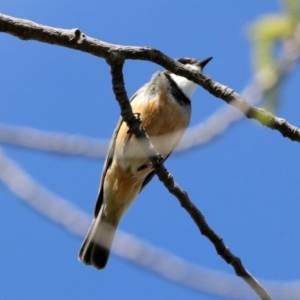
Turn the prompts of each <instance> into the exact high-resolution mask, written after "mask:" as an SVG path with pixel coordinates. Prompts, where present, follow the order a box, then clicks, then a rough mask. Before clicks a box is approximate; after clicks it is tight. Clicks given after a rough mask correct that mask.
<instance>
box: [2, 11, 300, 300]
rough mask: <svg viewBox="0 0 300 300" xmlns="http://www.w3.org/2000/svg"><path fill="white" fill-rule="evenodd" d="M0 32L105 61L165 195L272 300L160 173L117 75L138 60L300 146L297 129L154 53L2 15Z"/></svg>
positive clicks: (126, 117)
mask: <svg viewBox="0 0 300 300" xmlns="http://www.w3.org/2000/svg"><path fill="white" fill-rule="evenodd" d="M0 31H2V32H6V33H10V34H12V35H14V36H17V37H19V38H21V39H23V40H29V39H31V40H37V41H40V42H46V43H50V44H56V45H60V46H65V47H69V48H72V49H76V50H81V51H84V52H87V53H90V54H92V55H95V56H98V57H102V58H105V59H106V60H107V62H108V64H109V65H110V66H111V75H112V82H113V90H114V93H115V96H116V99H117V100H118V102H119V105H120V108H121V115H122V117H123V119H124V121H125V122H126V123H127V125H128V127H129V128H130V130H131V131H132V133H133V134H135V136H136V137H137V138H138V139H142V140H143V142H142V143H141V147H142V149H143V150H144V151H145V152H146V153H147V155H148V156H149V159H150V161H151V163H152V165H153V168H154V171H155V173H156V175H157V176H158V178H159V179H160V181H162V182H163V183H164V185H165V186H166V188H167V189H168V190H169V191H170V193H172V194H173V195H175V196H176V197H177V199H178V200H179V202H180V204H181V206H182V207H183V208H185V209H186V211H187V212H188V213H189V214H190V216H191V217H192V219H193V220H194V221H195V223H196V225H197V226H198V228H199V230H200V231H201V233H202V234H203V235H204V236H206V237H207V238H208V239H209V240H210V241H211V242H212V243H213V245H214V246H215V248H216V251H217V253H218V254H219V255H220V256H221V257H222V258H223V259H224V260H225V261H226V262H227V263H228V264H231V265H232V266H233V268H234V270H235V272H236V274H237V275H238V276H240V277H242V278H243V279H244V280H245V281H246V282H247V283H248V284H249V285H250V286H251V287H252V289H253V290H254V291H255V292H256V293H257V294H258V295H259V296H260V298H261V299H264V300H270V299H271V298H270V296H269V295H268V293H267V292H266V290H265V289H264V288H263V287H262V286H261V285H260V283H259V282H258V281H257V280H256V279H255V278H254V277H253V276H252V275H251V274H250V273H249V272H248V271H247V270H246V269H245V268H244V266H243V264H242V262H241V260H240V259H239V258H238V257H237V256H235V255H234V254H233V253H231V251H230V250H229V248H228V247H227V246H226V245H225V244H224V242H223V240H222V238H220V237H219V236H218V235H217V234H216V233H215V232H214V231H213V230H212V229H211V228H210V227H209V225H208V224H207V222H206V220H205V218H204V216H203V215H202V213H201V212H200V211H199V210H198V209H197V207H196V206H195V205H194V204H193V203H192V201H191V200H190V199H189V197H188V195H187V193H186V192H185V191H183V190H182V189H181V188H180V187H179V186H178V185H177V183H176V182H175V181H174V179H173V176H172V175H171V174H170V173H169V172H168V171H167V169H166V168H165V167H164V165H163V163H162V159H161V156H160V155H159V153H157V151H156V150H155V148H154V147H153V145H152V144H151V143H150V140H149V139H148V136H147V133H146V132H145V130H144V129H143V128H142V127H141V125H140V122H139V120H138V118H137V117H136V116H135V115H134V114H133V113H132V109H131V106H130V103H129V101H128V97H127V93H126V90H125V84H124V79H123V73H122V68H123V64H124V61H125V60H126V59H140V60H149V61H152V62H155V63H157V64H159V65H161V66H163V67H165V68H166V69H168V70H170V71H171V72H172V73H175V74H177V75H181V76H184V77H186V78H188V79H190V80H192V81H194V82H195V83H197V84H199V85H201V86H202V87H203V88H205V89H206V90H207V91H209V92H210V93H211V94H213V95H214V96H216V97H218V98H221V99H222V100H224V101H225V102H227V103H228V104H230V105H232V106H234V107H236V108H237V109H239V110H240V111H242V112H243V113H244V114H245V115H246V116H247V117H248V118H253V119H256V120H258V121H259V122H261V124H263V125H265V126H268V127H270V128H272V129H276V130H278V131H280V132H281V133H282V135H283V136H287V137H289V138H290V139H292V140H296V141H300V130H299V129H298V128H296V127H294V126H292V125H290V124H288V123H287V122H286V121H285V120H283V119H279V118H277V117H275V116H273V115H272V114H270V113H268V112H266V111H265V110H262V109H259V108H256V107H254V106H252V105H250V104H249V103H247V102H246V101H244V100H243V99H242V97H241V96H239V95H238V94H237V93H235V92H234V91H233V90H232V89H230V88H228V87H226V86H224V85H221V84H220V83H217V82H215V81H213V80H212V79H211V78H210V77H208V76H205V75H203V74H200V73H197V72H193V71H191V70H188V69H186V68H185V67H184V66H183V65H181V64H180V63H178V62H176V61H173V60H172V59H171V58H169V57H168V56H166V55H165V54H163V53H162V52H160V51H159V50H156V49H153V48H148V47H128V46H117V45H113V44H108V43H105V42H102V41H99V40H96V39H92V38H90V37H87V36H86V35H85V34H83V33H82V32H81V31H80V30H79V29H73V30H62V29H56V28H51V27H47V26H43V25H39V24H37V23H33V22H31V21H25V20H21V19H16V18H12V17H8V16H5V15H0Z"/></svg>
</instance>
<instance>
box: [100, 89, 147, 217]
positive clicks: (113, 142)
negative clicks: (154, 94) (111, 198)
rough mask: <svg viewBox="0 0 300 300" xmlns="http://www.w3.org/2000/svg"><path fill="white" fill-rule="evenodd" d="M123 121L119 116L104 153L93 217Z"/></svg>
mask: <svg viewBox="0 0 300 300" xmlns="http://www.w3.org/2000/svg"><path fill="white" fill-rule="evenodd" d="M141 90H142V88H141V89H139V90H138V91H137V92H136V93H135V94H134V95H133V96H132V97H131V99H130V102H131V101H132V100H133V99H135V98H136V97H137V96H138V94H139V93H140V92H141ZM122 123H123V118H122V117H121V118H120V119H119V121H118V123H117V126H116V128H115V131H114V133H113V135H112V138H111V141H110V144H109V147H108V153H107V155H106V160H105V163H104V166H103V170H102V175H101V180H100V185H99V191H98V197H97V201H96V206H95V210H94V217H95V218H96V217H97V215H98V213H99V211H100V209H101V206H102V203H103V182H104V178H105V174H106V172H107V170H108V168H109V167H110V165H111V163H112V160H113V157H114V153H115V144H116V137H117V135H118V133H119V130H120V127H121V125H122Z"/></svg>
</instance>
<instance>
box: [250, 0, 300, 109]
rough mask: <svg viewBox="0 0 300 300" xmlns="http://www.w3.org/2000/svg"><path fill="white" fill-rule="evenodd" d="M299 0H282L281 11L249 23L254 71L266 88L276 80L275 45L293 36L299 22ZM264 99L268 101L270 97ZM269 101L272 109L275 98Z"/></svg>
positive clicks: (279, 44)
mask: <svg viewBox="0 0 300 300" xmlns="http://www.w3.org/2000/svg"><path fill="white" fill-rule="evenodd" d="M299 1H300V0H283V1H282V2H283V7H284V9H283V12H280V13H278V14H276V15H265V16H263V17H262V18H260V19H258V20H257V21H256V22H255V23H254V24H252V25H251V29H250V37H251V41H252V43H253V62H254V68H255V72H256V73H258V74H260V78H261V79H263V83H264V85H265V87H266V88H268V87H270V86H273V85H274V83H276V82H277V79H278V72H277V60H276V56H275V49H276V47H279V48H280V46H281V44H282V42H283V41H284V40H286V39H288V38H290V37H292V36H293V33H294V31H295V29H296V27H297V24H298V23H299ZM276 89H278V87H276ZM277 92H278V90H277ZM277 92H276V93H274V90H273V91H271V94H272V98H273V97H274V96H275V98H276V95H277ZM269 96H270V95H269ZM267 98H268V97H267ZM266 100H267V101H268V102H269V100H270V99H266ZM270 101H272V103H273V104H272V105H270V102H269V103H266V104H267V106H269V107H268V108H270V109H272V107H273V109H274V107H275V106H276V105H274V104H276V99H274V98H273V100H270ZM271 106H272V107H271Z"/></svg>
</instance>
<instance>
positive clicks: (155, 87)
mask: <svg viewBox="0 0 300 300" xmlns="http://www.w3.org/2000/svg"><path fill="white" fill-rule="evenodd" d="M211 59H212V57H208V58H206V59H204V60H196V59H192V58H179V59H177V62H179V63H181V64H183V65H185V67H187V68H188V69H191V70H194V71H197V72H202V71H203V69H204V67H205V66H206V64H207V63H208V62H209V61H210V60H211ZM196 88H197V84H196V83H194V82H192V81H190V80H188V79H186V78H185V77H182V76H179V75H176V74H173V73H171V72H170V71H168V70H164V71H159V72H156V73H155V74H154V75H153V76H152V78H151V80H150V82H148V83H147V84H145V85H144V86H142V87H141V88H140V89H139V90H138V91H137V92H136V93H135V94H134V95H133V96H132V98H131V99H130V104H131V107H132V111H133V113H134V114H136V115H138V118H139V120H140V122H141V126H143V127H144V129H145V130H146V132H147V134H148V136H149V138H150V141H151V143H152V144H153V145H154V147H155V149H156V150H157V152H158V153H159V154H160V155H161V157H162V158H163V161H165V160H166V159H167V158H168V157H169V155H170V154H171V153H172V151H173V149H174V148H175V147H176V146H177V144H178V143H179V142H180V140H181V138H182V135H183V133H184V131H185V130H186V128H187V127H188V125H189V122H190V117H191V97H192V94H193V93H194V91H195V90H196ZM139 142H140V141H138V140H137V139H136V138H135V136H134V135H133V134H132V133H131V132H130V130H129V128H128V127H127V125H126V123H125V122H124V121H123V119H122V118H120V120H119V122H118V123H117V126H116V129H115V131H114V133H113V136H112V139H111V142H110V146H109V150H108V153H107V157H106V161H105V163H104V167H103V171H102V176H101V180H100V185H99V190H98V197H97V201H96V205H95V209H94V218H93V221H92V223H91V226H90V228H89V230H88V233H87V235H86V237H85V239H84V241H83V243H82V246H81V248H80V251H79V260H80V261H81V262H82V263H84V264H85V265H92V266H94V267H95V268H96V269H103V268H104V267H105V266H106V264H107V261H108V258H109V254H110V249H111V246H112V243H113V239H114V235H115V232H116V229H117V226H118V224H119V222H120V221H121V219H122V217H123V216H124V214H125V212H126V211H127V209H128V208H129V207H130V205H131V204H132V202H133V201H134V200H135V198H136V197H137V195H138V194H139V193H140V192H141V190H142V189H143V188H144V187H145V186H146V185H147V184H148V183H149V182H150V181H151V179H152V178H153V176H154V170H153V166H152V165H151V163H150V161H149V158H148V157H147V154H146V153H145V152H143V151H142V150H141V147H140V145H139Z"/></svg>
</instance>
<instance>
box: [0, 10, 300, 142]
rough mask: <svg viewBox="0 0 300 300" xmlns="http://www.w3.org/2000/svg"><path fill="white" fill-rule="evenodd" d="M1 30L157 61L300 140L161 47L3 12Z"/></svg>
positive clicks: (281, 121) (282, 123)
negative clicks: (105, 37) (114, 40)
mask: <svg viewBox="0 0 300 300" xmlns="http://www.w3.org/2000/svg"><path fill="white" fill-rule="evenodd" d="M0 31H1V32H6V33H9V34H12V35H14V36H16V37H18V38H20V39H23V40H36V41H40V42H44V43H49V44H55V45H58V46H64V47H68V48H72V49H76V50H80V51H83V52H87V53H89V54H92V55H95V56H98V57H102V58H105V59H112V58H113V57H114V56H115V57H119V58H122V60H123V61H124V60H125V59H139V60H147V61H151V62H154V63H156V64H158V65H161V66H162V67H164V68H166V69H167V70H169V71H171V72H172V73H175V74H177V75H180V76H184V77H186V78H188V79H190V80H192V81H193V82H195V83H197V84H199V85H201V86H202V87H203V88H204V89H206V90H207V91H208V92H209V93H211V94H212V95H214V96H215V97H217V98H220V99H222V100H224V101H225V102H226V103H228V104H230V105H232V106H234V107H235V108H236V109H238V110H239V111H241V112H242V113H244V114H245V116H246V117H247V118H251V119H255V120H257V121H259V122H260V123H261V124H262V125H264V126H267V127H269V128H271V129H275V130H277V131H279V132H280V133H281V134H282V135H283V136H284V137H288V138H289V139H291V140H292V141H297V142H300V129H299V128H297V127H295V126H293V125H291V124H289V123H288V122H287V121H286V120H284V119H281V118H278V117H276V116H274V115H273V114H271V113H269V112H267V111H266V110H264V109H260V108H256V107H254V106H252V105H251V104H249V103H248V102H246V101H245V100H244V99H243V98H242V97H241V96H240V95H239V94H237V93H235V92H234V91H233V90H232V89H230V88H228V87H226V86H224V85H222V84H220V83H218V82H215V81H213V80H212V79H211V78H210V77H208V76H206V75H204V74H201V73H198V72H196V71H192V70H189V69H187V68H185V67H184V66H183V65H182V64H180V63H178V62H176V61H174V60H172V59H171V58H170V57H168V56H167V55H165V54H164V53H162V52H161V51H159V50H157V49H154V48H150V47H131V46H120V45H114V44H109V43H105V42H103V41H100V40H97V39H93V38H91V37H88V36H86V35H85V34H84V33H82V32H81V31H80V29H72V30H64V29H59V28H53V27H48V26H44V25H40V24H37V23H34V22H31V21H28V20H22V19H18V18H13V17H9V16H6V15H3V14H0Z"/></svg>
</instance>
